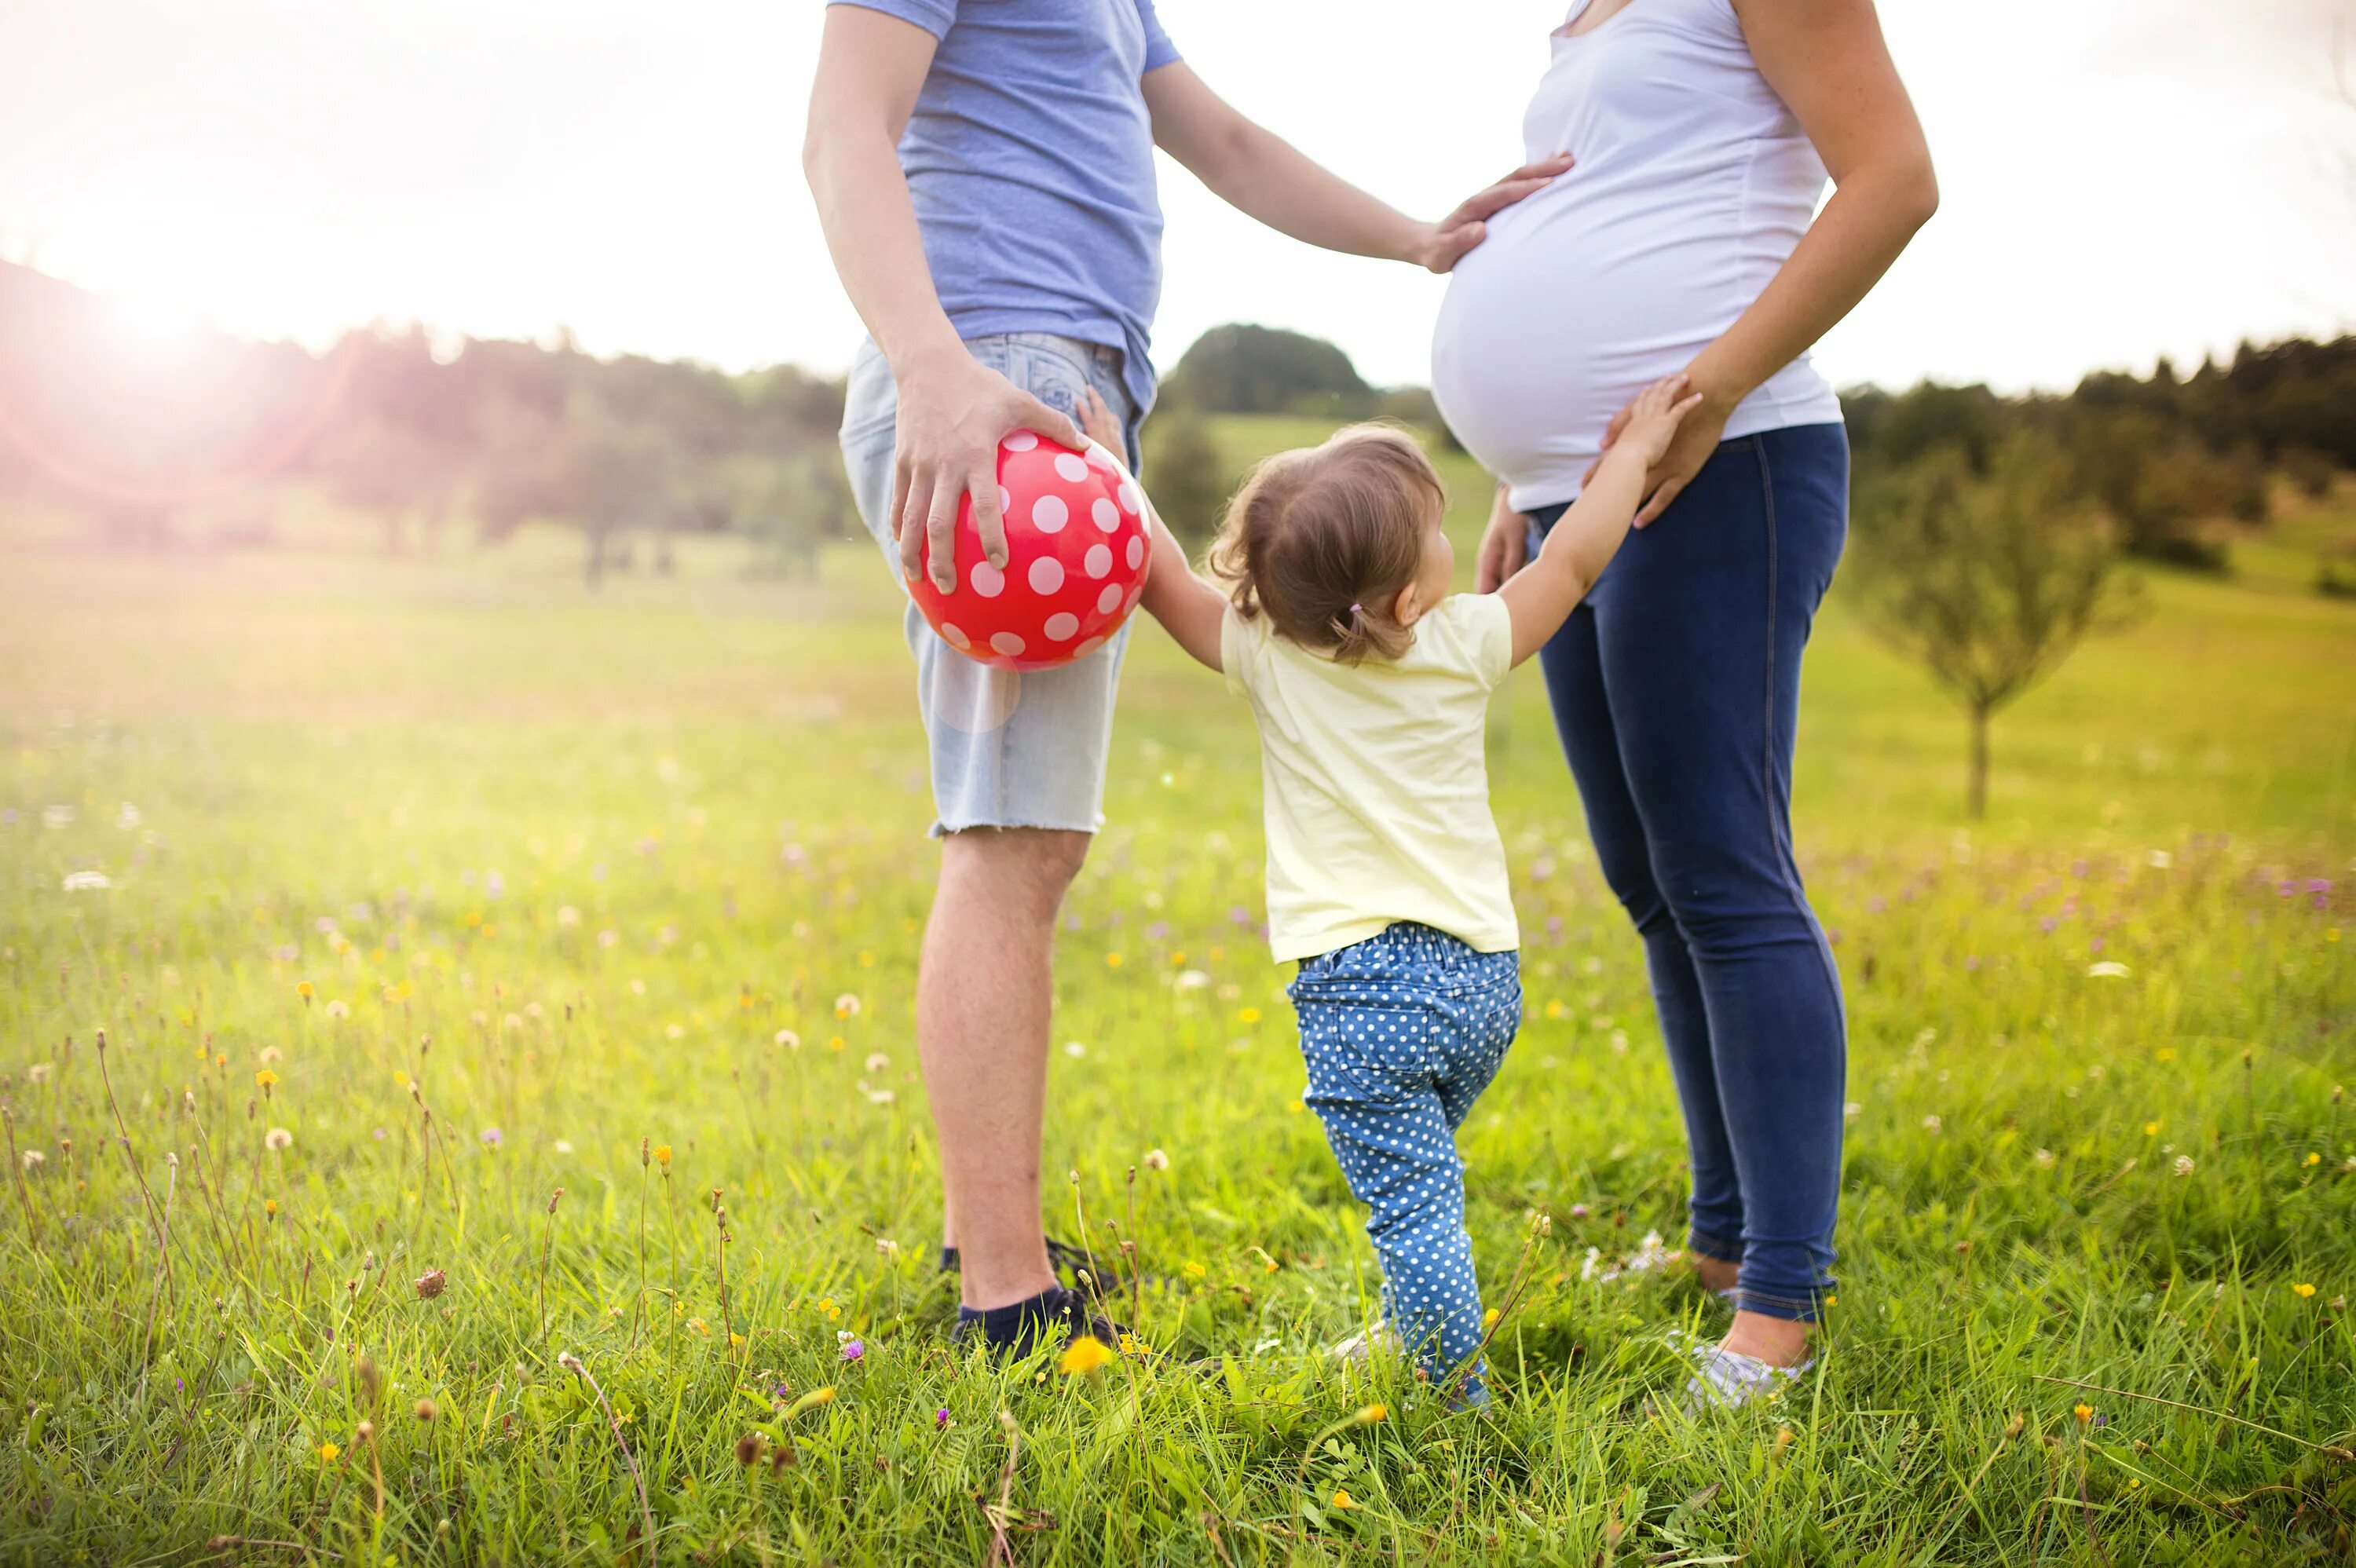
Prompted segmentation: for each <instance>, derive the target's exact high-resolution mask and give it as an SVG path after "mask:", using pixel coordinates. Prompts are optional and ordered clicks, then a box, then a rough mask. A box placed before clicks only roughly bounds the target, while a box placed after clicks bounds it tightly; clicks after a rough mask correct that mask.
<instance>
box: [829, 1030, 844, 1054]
mask: <svg viewBox="0 0 2356 1568" xmlns="http://www.w3.org/2000/svg"><path fill="white" fill-rule="evenodd" d="M826 1048H827V1049H828V1050H829V1051H841V1049H842V1037H841V1035H839V1034H837V1035H829V1036H828V1037H827V1041H826Z"/></svg>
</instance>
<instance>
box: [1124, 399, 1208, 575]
mask: <svg viewBox="0 0 2356 1568" xmlns="http://www.w3.org/2000/svg"><path fill="white" fill-rule="evenodd" d="M1141 444H1142V445H1143V446H1144V449H1145V464H1144V473H1143V475H1141V477H1143V478H1144V480H1145V481H1146V483H1147V484H1148V485H1150V486H1151V490H1152V494H1153V506H1154V509H1155V510H1156V511H1159V512H1160V513H1161V514H1162V521H1163V522H1165V523H1167V524H1169V525H1170V531H1171V532H1172V533H1173V534H1175V535H1176V536H1177V537H1178V542H1179V543H1181V544H1183V545H1184V546H1185V547H1186V549H1187V551H1188V553H1190V554H1192V553H1194V551H1196V550H1199V549H1201V548H1202V547H1203V546H1204V545H1205V544H1208V543H1209V542H1210V539H1211V536H1212V535H1213V534H1215V533H1216V532H1218V529H1219V518H1220V515H1221V514H1222V513H1224V512H1225V511H1226V506H1227V494H1228V485H1227V470H1226V464H1224V463H1222V462H1221V461H1220V459H1219V448H1218V444H1217V443H1215V442H1214V441H1213V440H1212V439H1211V425H1210V421H1208V420H1205V418H1204V417H1203V416H1202V414H1201V413H1199V412H1197V411H1195V409H1194V405H1193V404H1192V403H1191V402H1189V401H1187V400H1185V399H1184V398H1174V399H1173V398H1165V399H1163V400H1162V402H1160V403H1159V404H1157V405H1156V406H1155V408H1154V411H1153V412H1152V414H1151V416H1150V417H1149V418H1148V419H1147V420H1146V421H1145V429H1144V430H1143V432H1141Z"/></svg>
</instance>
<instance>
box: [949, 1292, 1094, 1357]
mask: <svg viewBox="0 0 2356 1568" xmlns="http://www.w3.org/2000/svg"><path fill="white" fill-rule="evenodd" d="M1069 1295H1070V1292H1068V1291H1066V1290H1065V1289H1064V1287H1063V1286H1062V1285H1050V1286H1049V1287H1048V1288H1047V1289H1045V1290H1043V1291H1041V1292H1040V1293H1039V1294H1038V1295H1036V1296H1029V1297H1026V1298H1025V1299H1023V1300H1022V1301H1010V1302H1008V1303H1007V1304H1006V1305H1005V1306H1003V1307H980V1308H976V1307H958V1328H962V1329H964V1330H965V1331H966V1332H967V1333H969V1334H970V1333H972V1332H974V1331H975V1330H976V1329H977V1328H978V1329H979V1330H980V1333H981V1337H982V1339H983V1340H984V1342H986V1343H987V1344H989V1345H990V1347H991V1349H1007V1348H1009V1347H1021V1348H1023V1349H1028V1348H1029V1347H1030V1345H1031V1344H1033V1343H1034V1342H1035V1341H1036V1340H1037V1339H1038V1338H1039V1334H1040V1331H1041V1330H1042V1329H1044V1328H1045V1327H1046V1326H1047V1325H1049V1324H1051V1323H1055V1322H1060V1321H1063V1320H1064V1319H1065V1318H1066V1316H1067V1314H1068V1306H1067V1297H1068V1296H1069Z"/></svg>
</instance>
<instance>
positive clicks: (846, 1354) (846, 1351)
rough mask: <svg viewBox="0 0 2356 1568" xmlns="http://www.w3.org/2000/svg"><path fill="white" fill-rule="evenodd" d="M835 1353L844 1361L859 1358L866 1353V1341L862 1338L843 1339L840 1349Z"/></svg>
mask: <svg viewBox="0 0 2356 1568" xmlns="http://www.w3.org/2000/svg"><path fill="white" fill-rule="evenodd" d="M836 1354H837V1355H839V1356H841V1358H842V1359H843V1360H846V1361H856V1360H862V1359H863V1358H864V1357H865V1356H866V1354H867V1342H866V1341H865V1340H863V1339H845V1340H844V1341H843V1342H842V1349H841V1350H839V1351H837V1352H836Z"/></svg>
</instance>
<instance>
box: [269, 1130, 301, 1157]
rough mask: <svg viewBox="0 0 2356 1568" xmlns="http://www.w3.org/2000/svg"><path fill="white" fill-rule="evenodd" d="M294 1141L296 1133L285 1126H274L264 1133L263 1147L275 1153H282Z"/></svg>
mask: <svg viewBox="0 0 2356 1568" xmlns="http://www.w3.org/2000/svg"><path fill="white" fill-rule="evenodd" d="M294 1142H295V1135H294V1134H293V1133H290V1132H288V1131H287V1130H286V1129H285V1128H284V1127H273V1128H271V1129H270V1130H269V1131H268V1132H266V1133H264V1134H262V1147H264V1148H266V1149H268V1150H270V1152H271V1153H273V1154H277V1153H280V1152H282V1151H284V1150H285V1149H286V1148H288V1147H291V1146H292V1145H293V1144H294Z"/></svg>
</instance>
